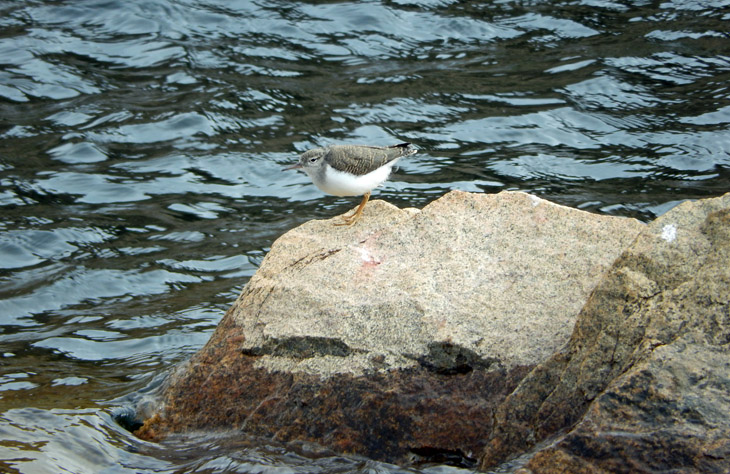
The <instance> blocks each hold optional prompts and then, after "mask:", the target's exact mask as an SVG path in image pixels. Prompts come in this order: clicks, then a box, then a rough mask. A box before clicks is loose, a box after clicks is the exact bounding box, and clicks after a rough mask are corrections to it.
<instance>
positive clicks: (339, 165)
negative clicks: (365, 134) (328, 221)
mask: <svg viewBox="0 0 730 474" xmlns="http://www.w3.org/2000/svg"><path fill="white" fill-rule="evenodd" d="M417 152H418V150H417V149H416V148H415V147H413V146H412V145H411V144H410V143H399V144H398V145H391V146H369V145H330V146H326V147H322V148H314V149H312V150H308V151H306V152H304V153H302V154H301V155H299V161H298V162H297V163H296V164H294V165H292V166H289V167H287V168H285V169H287V170H291V169H301V170H302V171H304V172H305V173H307V176H309V178H310V179H311V180H312V182H313V183H314V184H315V186H317V187H318V188H319V189H321V190H322V191H324V192H325V193H327V194H332V195H334V196H360V195H362V196H363V198H362V202H360V205H359V206H358V207H357V209H355V211H354V212H353V213H352V214H351V215H349V216H343V220H344V222H342V223H339V224H335V225H352V224H354V223H355V222H357V221H358V219H360V216H361V215H362V212H363V209H365V204H367V202H368V200H369V199H370V192H371V191H372V190H373V189H374V188H376V187H377V186H380V185H381V184H382V183H383V182H384V181H385V180H386V179H388V176H390V172H391V171H392V170H393V166H394V165H395V164H396V163H397V162H398V160H399V159H401V158H403V157H404V156H408V155H413V154H414V153H417Z"/></svg>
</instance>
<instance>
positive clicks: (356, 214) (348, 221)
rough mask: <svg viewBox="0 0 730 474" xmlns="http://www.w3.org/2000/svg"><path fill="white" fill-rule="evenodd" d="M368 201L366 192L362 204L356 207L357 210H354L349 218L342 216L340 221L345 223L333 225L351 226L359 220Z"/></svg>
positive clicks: (368, 193) (368, 197)
mask: <svg viewBox="0 0 730 474" xmlns="http://www.w3.org/2000/svg"><path fill="white" fill-rule="evenodd" d="M368 199H370V191H368V192H366V193H365V195H364V196H363V197H362V202H361V203H360V205H359V206H357V209H355V212H353V213H352V214H351V215H349V216H342V220H344V221H345V222H342V223H341V224H335V225H352V224H354V223H355V222H357V220H358V219H359V218H360V216H361V215H362V211H363V209H365V204H367V203H368Z"/></svg>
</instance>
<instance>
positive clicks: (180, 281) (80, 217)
mask: <svg viewBox="0 0 730 474" xmlns="http://www.w3.org/2000/svg"><path fill="white" fill-rule="evenodd" d="M729 20H730V1H721V0H714V1H712V0H708V1H697V0H665V1H648V0H647V1H641V0H633V1H631V0H621V1H601V0H571V1H558V2H553V1H539V0H535V1H529V2H528V1H509V0H503V1H493V2H459V1H455V0H454V1H452V0H430V1H419V2H415V1H409V0H393V1H383V2H376V1H368V2H339V1H329V2H301V1H300V2H283V1H274V2H251V1H242V0H241V1H224V0H211V1H205V2H203V1H197V0H187V1H182V0H181V1H177V0H145V1H139V0H129V1H123V2H122V1H116V0H104V1H102V0H74V1H40V0H35V1H34V0H13V1H0V213H1V214H0V215H1V216H2V219H1V221H0V471H2V472H6V471H7V472H39V473H45V472H48V473H56V472H61V471H63V472H72V473H87V472H193V471H198V472H223V471H225V472H242V473H244V472H245V473H249V472H312V473H339V472H447V471H448V470H449V468H446V467H431V468H427V467H423V466H421V467H418V468H407V469H406V468H402V469H401V468H398V467H396V466H389V465H385V464H380V463H374V462H372V461H368V460H363V459H359V458H354V457H338V456H335V455H326V456H322V455H314V454H312V453H311V452H309V451H308V450H307V449H303V450H302V449H299V450H298V449H294V448H291V447H282V446H275V445H272V444H270V443H267V442H256V441H255V440H248V441H246V442H243V441H240V440H239V441H238V442H237V443H239V444H236V442H233V441H230V440H227V441H226V440H220V439H216V438H213V439H211V438H210V437H201V438H195V437H193V438H192V439H178V440H169V441H167V442H165V443H163V444H151V443H145V442H141V441H139V440H137V439H136V438H134V437H133V436H131V435H130V434H129V433H128V432H127V431H126V430H125V429H124V428H123V423H121V421H123V420H124V418H125V416H124V415H125V414H126V413H128V412H130V411H131V409H132V406H134V404H136V403H138V402H139V400H140V399H143V398H144V397H145V396H146V395H145V394H147V393H149V392H151V391H153V390H154V387H155V386H157V385H158V384H159V382H160V380H161V379H163V378H164V376H165V374H167V373H169V371H170V369H171V367H173V366H174V365H175V364H176V363H178V362H181V361H183V360H185V359H186V358H188V357H189V356H190V355H191V354H192V353H194V352H195V351H196V350H197V349H198V348H200V347H201V346H202V345H203V344H204V343H205V342H206V341H207V339H208V337H209V336H210V334H211V332H212V331H213V329H214V328H215V326H216V324H217V322H218V321H219V320H220V318H221V317H222V314H223V312H224V311H225V309H227V307H228V306H229V305H230V304H231V303H232V302H233V300H234V299H235V297H236V296H237V294H238V292H239V291H240V290H241V288H242V286H243V285H244V284H245V283H246V281H247V279H248V278H249V277H250V276H251V275H252V274H253V273H254V271H255V270H256V268H257V266H258V264H259V263H260V261H261V259H262V258H263V256H264V254H265V253H266V251H267V250H268V248H269V246H270V245H271V243H272V242H273V240H274V239H276V238H277V237H278V236H279V235H281V234H282V233H283V232H285V231H286V230H288V229H291V228H292V227H294V226H296V225H298V224H300V223H302V222H304V221H307V220H310V219H316V218H327V217H331V216H333V215H336V214H338V213H341V212H344V211H346V210H348V209H350V208H351V207H353V206H354V205H355V204H356V203H357V201H358V199H357V198H337V197H332V196H324V195H323V194H322V193H320V192H319V191H318V190H317V189H316V188H315V187H314V186H313V185H311V183H310V182H309V181H308V180H307V178H306V176H304V174H302V173H297V172H293V171H289V172H283V171H282V168H283V167H284V166H286V165H287V164H290V163H292V162H293V161H294V160H295V158H296V155H297V154H298V153H301V152H302V151H304V150H306V149H308V148H310V147H313V146H319V145H326V144H331V143H365V144H380V145H387V144H394V143H398V142H401V141H409V142H412V143H414V144H415V145H416V146H417V147H418V148H419V149H420V153H419V154H418V155H415V156H413V157H409V158H408V159H406V160H402V161H401V163H400V169H399V170H398V171H397V172H396V173H395V174H394V175H393V176H392V179H391V180H390V181H389V182H388V183H386V184H385V185H384V186H383V187H382V188H380V189H379V190H378V191H377V192H376V197H378V198H383V199H386V200H388V201H390V202H392V203H394V204H397V205H399V206H415V207H423V206H424V205H425V204H427V203H428V202H430V201H432V200H433V199H435V198H437V197H438V196H440V195H442V194H443V193H444V192H446V191H448V190H451V189H461V190H467V191H475V192H485V193H496V192H499V191H501V190H505V189H512V190H524V191H529V192H531V193H534V194H537V195H539V196H542V197H545V198H548V199H551V200H553V201H556V202H558V203H562V204H565V205H568V206H573V207H577V208H580V209H585V210H588V211H591V212H597V213H603V214H611V215H619V216H632V217H637V218H640V219H643V220H649V219H652V218H654V217H655V216H657V215H660V214H662V213H664V212H666V211H667V210H668V209H670V208H671V207H672V206H674V205H676V204H677V203H679V202H681V201H683V200H686V199H696V198H703V197H709V196H716V195H719V194H722V193H724V192H726V191H728V190H729V188H730V186H729V184H730V173H729V172H728V170H729V169H730V154H729V150H730V133H729V132H728V125H729V123H730V93H729V91H728V84H730V81H729V79H730V38H729V35H728V33H727V31H728V21H729Z"/></svg>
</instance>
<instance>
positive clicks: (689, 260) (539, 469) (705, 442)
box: [481, 194, 730, 473]
mask: <svg viewBox="0 0 730 474" xmlns="http://www.w3.org/2000/svg"><path fill="white" fill-rule="evenodd" d="M557 433H563V434H561V435H557ZM546 439H549V441H550V442H549V446H548V447H544V448H542V449H537V450H536V454H534V456H533V457H532V458H531V460H530V461H529V462H528V463H527V465H526V467H525V471H527V472H534V473H558V472H571V473H598V472H626V473H629V472H630V473H644V472H683V473H690V472H703V473H705V472H717V473H721V472H722V473H727V472H730V194H726V195H725V196H723V197H721V198H715V199H707V200H702V201H698V202H686V203H684V204H682V205H680V206H678V207H676V208H674V209H672V210H671V211H669V212H668V213H667V214H665V215H663V216H662V217H660V218H658V219H657V220H656V221H654V222H652V223H651V224H650V225H649V226H648V227H647V228H646V230H645V231H643V232H642V233H641V235H640V236H639V237H638V239H637V240H636V242H635V243H634V244H633V245H632V246H631V247H630V248H628V249H627V250H626V251H625V252H623V254H622V255H621V257H620V258H619V259H618V260H617V261H616V263H615V264H614V266H613V267H612V268H611V270H610V272H609V273H608V274H607V276H606V278H604V279H603V280H602V281H601V283H600V284H599V285H598V287H597V288H596V289H595V291H594V292H593V294H592V295H591V297H590V298H589V300H588V302H587V304H586V306H585V307H584V308H583V310H582V311H581V313H580V316H579V319H578V322H577V324H576V326H575V331H574V332H573V335H572V336H571V339H570V342H569V344H568V346H567V348H566V349H565V350H563V351H559V352H557V353H556V354H555V355H553V356H552V357H551V358H550V359H549V360H547V361H546V362H544V363H542V364H540V365H539V366H538V367H536V368H535V369H534V370H533V371H532V372H531V373H530V375H528V376H527V377H526V378H525V379H524V380H523V381H522V382H521V383H520V385H519V387H518V388H517V390H515V392H514V393H513V394H511V395H510V396H509V397H508V398H507V400H505V402H504V403H503V404H502V405H501V406H500V408H499V409H498V410H497V417H496V427H495V429H494V430H493V432H492V435H491V439H490V443H489V445H488V447H487V449H486V450H485V452H484V455H483V456H482V459H481V466H482V468H485V469H486V468H489V467H491V466H495V465H498V464H500V463H501V462H503V461H505V460H506V459H509V458H511V457H516V456H519V455H521V454H522V453H523V452H525V451H526V450H529V449H532V448H533V447H534V446H535V445H536V443H539V442H540V441H542V440H546Z"/></svg>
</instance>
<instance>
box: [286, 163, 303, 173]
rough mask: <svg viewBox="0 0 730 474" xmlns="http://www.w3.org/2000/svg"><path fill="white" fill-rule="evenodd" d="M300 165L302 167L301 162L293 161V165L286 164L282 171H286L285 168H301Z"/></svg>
mask: <svg viewBox="0 0 730 474" xmlns="http://www.w3.org/2000/svg"><path fill="white" fill-rule="evenodd" d="M301 167H302V164H301V163H294V164H293V165H291V166H287V167H286V168H284V169H283V170H282V171H286V170H298V169H299V168H301Z"/></svg>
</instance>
